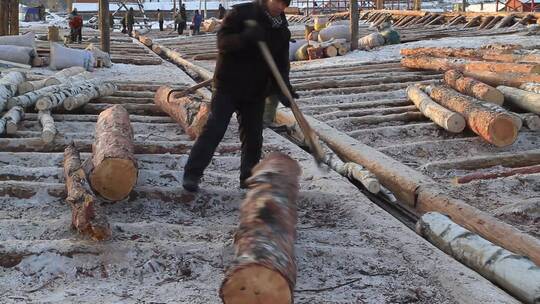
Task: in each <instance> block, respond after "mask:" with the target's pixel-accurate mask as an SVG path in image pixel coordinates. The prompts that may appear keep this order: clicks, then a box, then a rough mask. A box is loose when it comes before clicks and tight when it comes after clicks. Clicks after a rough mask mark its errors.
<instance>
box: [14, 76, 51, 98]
mask: <svg viewBox="0 0 540 304" xmlns="http://www.w3.org/2000/svg"><path fill="white" fill-rule="evenodd" d="M46 81H47V80H46V79H42V80H33V81H25V82H22V83H21V84H19V86H18V92H19V95H22V94H25V93H28V92H32V91H36V90H39V89H41V88H43V87H45V83H46Z"/></svg>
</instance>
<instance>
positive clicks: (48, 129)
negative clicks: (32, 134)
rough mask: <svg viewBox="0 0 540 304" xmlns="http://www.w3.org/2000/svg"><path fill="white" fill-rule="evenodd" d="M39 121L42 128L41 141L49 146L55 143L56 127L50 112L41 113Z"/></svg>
mask: <svg viewBox="0 0 540 304" xmlns="http://www.w3.org/2000/svg"><path fill="white" fill-rule="evenodd" d="M38 119H39V122H40V124H41V127H42V131H41V140H43V142H44V143H46V144H49V143H52V142H53V141H54V137H55V136H56V133H57V131H56V127H55V126H54V120H53V118H52V116H51V112H50V111H39V113H38Z"/></svg>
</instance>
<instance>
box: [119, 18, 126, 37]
mask: <svg viewBox="0 0 540 304" xmlns="http://www.w3.org/2000/svg"><path fill="white" fill-rule="evenodd" d="M120 23H121V24H122V34H125V33H127V22H126V16H124V17H122V20H120Z"/></svg>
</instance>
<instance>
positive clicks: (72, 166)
mask: <svg viewBox="0 0 540 304" xmlns="http://www.w3.org/2000/svg"><path fill="white" fill-rule="evenodd" d="M64 177H65V179H66V189H67V193H68V195H67V198H66V202H67V203H68V204H69V205H70V206H71V212H72V213H71V225H72V227H73V228H75V229H76V230H77V231H78V232H79V233H81V234H84V235H88V236H90V237H91V238H92V239H94V240H98V241H99V240H105V239H108V238H110V237H111V234H112V232H111V228H110V225H109V223H108V221H107V218H106V217H105V215H104V214H103V213H102V212H100V210H99V206H98V205H97V204H96V198H95V197H94V195H93V194H92V193H90V192H89V191H87V190H86V189H87V188H88V182H87V180H86V174H85V172H84V170H83V169H82V166H81V159H80V156H79V151H77V149H76V148H75V146H74V145H73V143H71V144H70V145H68V146H67V147H66V149H65V151H64Z"/></svg>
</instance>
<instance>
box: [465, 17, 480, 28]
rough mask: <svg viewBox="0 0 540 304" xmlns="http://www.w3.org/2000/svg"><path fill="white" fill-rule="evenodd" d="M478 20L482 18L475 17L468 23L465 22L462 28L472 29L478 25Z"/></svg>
mask: <svg viewBox="0 0 540 304" xmlns="http://www.w3.org/2000/svg"><path fill="white" fill-rule="evenodd" d="M480 19H482V16H476V17H473V18H472V19H471V20H469V22H467V23H466V24H465V25H464V26H463V28H470V27H474V26H477V25H480V24H479V23H480Z"/></svg>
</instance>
